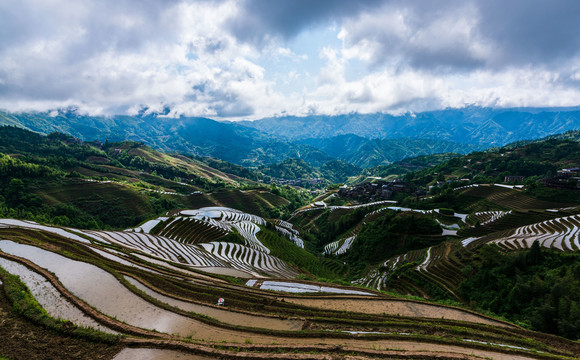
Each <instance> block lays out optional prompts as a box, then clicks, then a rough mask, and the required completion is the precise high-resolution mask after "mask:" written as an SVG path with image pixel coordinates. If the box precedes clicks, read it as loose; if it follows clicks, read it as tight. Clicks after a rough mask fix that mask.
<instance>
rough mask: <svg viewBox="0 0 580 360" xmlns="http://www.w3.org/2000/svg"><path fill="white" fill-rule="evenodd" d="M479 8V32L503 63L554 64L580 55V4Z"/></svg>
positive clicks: (537, 1) (517, 1)
mask: <svg viewBox="0 0 580 360" xmlns="http://www.w3.org/2000/svg"><path fill="white" fill-rule="evenodd" d="M478 7H479V10H480V14H481V21H480V25H479V29H480V31H481V33H482V35H483V36H485V37H487V38H490V39H492V40H493V42H494V43H495V44H496V45H497V47H498V50H499V51H500V52H501V58H500V59H499V60H500V61H502V62H508V63H551V62H553V61H561V60H567V59H568V58H569V57H572V56H575V55H578V53H579V51H580V1H576V0H550V1H541V0H511V1H501V0H487V1H481V2H479V3H478Z"/></svg>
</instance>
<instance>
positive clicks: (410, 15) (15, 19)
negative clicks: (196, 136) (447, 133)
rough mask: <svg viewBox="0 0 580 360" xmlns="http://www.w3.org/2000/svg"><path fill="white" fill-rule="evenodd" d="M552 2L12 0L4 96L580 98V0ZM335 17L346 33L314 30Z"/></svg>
mask: <svg viewBox="0 0 580 360" xmlns="http://www.w3.org/2000/svg"><path fill="white" fill-rule="evenodd" d="M329 4H330V5H329ZM568 5H569V4H568ZM554 6H555V7H556V8H557V9H556V10H552V9H551V8H546V7H545V6H543V5H542V6H540V5H537V6H536V5H529V4H526V2H523V3H520V2H518V1H515V2H513V3H510V8H513V9H512V10H514V11H515V10H519V11H520V12H522V13H523V15H522V16H516V17H514V20H513V22H515V23H517V24H521V26H520V27H517V26H516V25H517V24H516V25H514V24H512V23H511V22H510V23H509V24H508V23H506V20H505V17H502V16H503V15H501V12H500V10H501V9H502V6H501V4H500V2H497V1H495V0H489V1H485V2H484V1H483V0H481V1H475V0H471V1H467V2H465V1H456V0H446V1H440V2H439V1H438V2H432V1H429V0H418V1H415V2H407V1H402V0H391V1H388V2H377V3H374V2H361V3H359V2H350V1H345V2H328V3H324V4H318V5H316V6H314V8H311V7H309V6H308V4H307V2H304V1H290V2H289V1H282V0H280V2H272V3H269V4H268V6H266V7H264V8H263V9H262V8H261V5H260V4H259V3H256V2H254V1H251V0H245V1H235V0H223V1H219V2H215V1H189V0H183V1H181V0H179V1H178V0H175V1H167V2H166V1H163V2H140V1H132V0H127V1H117V0H103V1H94V2H88V1H87V2H72V3H71V2H69V1H65V0H45V1H42V0H34V1H33V0H28V1H26V0H23V1H20V2H14V4H7V3H2V4H0V13H3V14H6V16H5V19H6V20H4V21H3V22H2V23H0V108H5V109H9V110H30V109H34V110H50V109H54V108H57V107H67V106H77V107H79V108H80V110H81V111H83V112H88V113H92V114H112V113H136V112H138V111H140V110H141V109H142V108H144V107H147V108H149V111H162V110H163V109H164V108H165V107H166V106H169V107H170V108H171V113H170V116H179V115H180V114H185V115H191V116H211V117H215V118H227V119H237V118H259V117H264V116H272V115H277V114H296V115H304V114H311V113H313V112H318V113H325V114H337V113H349V112H365V113H368V112H376V111H386V112H401V111H421V110H426V109H431V108H437V107H445V106H452V107H460V106H463V105H465V104H478V105H483V106H488V105H489V106H571V105H578V100H577V99H578V98H580V97H579V96H578V95H579V92H580V91H579V89H580V83H579V81H580V75H579V74H580V72H579V71H578V65H577V64H578V63H580V61H578V59H579V58H580V55H579V53H578V46H576V45H577V44H578V43H577V42H576V39H578V38H580V36H578V34H569V36H568V37H566V39H561V41H558V39H560V38H561V36H560V37H558V34H561V33H568V32H567V28H566V27H565V24H563V25H560V24H559V22H558V21H557V19H558V16H563V15H562V14H564V15H566V14H568V13H570V14H569V15H568V16H569V17H571V18H573V17H574V14H576V13H577V12H578V11H577V9H578V8H580V7H578V6H573V7H570V6H568V7H566V6H567V5H566V4H565V3H562V4H560V3H558V4H556V5H554ZM529 8H531V9H529ZM498 9H499V10H498ZM558 9H559V10H558ZM250 10H252V11H253V12H252V11H250ZM268 12H271V14H272V16H273V17H268ZM542 13H547V15H546V16H545V17H542V16H541V15H542ZM248 14H249V15H251V16H249V15H248ZM528 15H529V16H531V17H532V18H533V19H536V20H535V21H536V22H537V24H538V26H540V25H543V26H545V28H546V31H545V33H546V34H545V37H546V38H547V39H549V40H551V41H547V40H546V41H544V40H542V41H540V40H538V41H535V39H536V37H537V36H536V37H534V36H535V35H537V33H536V32H532V31H535V30H534V29H532V28H530V27H529V26H527V25H526V24H525V21H524V20H526V16H528ZM498 19H499V20H498ZM501 19H503V20H501ZM546 19H547V20H546ZM502 21H503V22H502ZM30 24H34V26H30ZM232 24H234V25H235V26H233V25H232ZM329 28H335V33H336V36H337V37H338V39H339V40H340V41H341V43H342V46H340V45H332V44H323V43H320V44H315V43H307V42H308V41H309V40H310V41H312V40H311V39H322V38H323V36H318V37H317V36H315V35H317V34H320V33H317V31H322V29H324V31H328V29H329ZM518 29H524V30H525V31H527V32H528V33H523V34H520V33H518V32H517V31H518ZM524 30H522V31H524ZM301 32H303V33H304V32H310V33H311V34H312V35H314V36H312V37H311V39H310V38H309V37H308V36H303V37H295V36H296V34H300V33H301ZM526 36H527V37H526ZM293 37H294V39H298V38H300V39H301V41H303V42H304V43H302V44H299V45H300V46H299V47H298V48H295V47H293V45H292V44H293V43H292V41H288V40H289V39H293ZM506 39H507V40H506ZM526 39H528V41H529V43H525V40H526ZM294 45H296V44H294ZM512 47H513V48H514V49H517V50H518V51H519V52H518V53H517V54H516V53H515V50H514V51H512V50H510V49H511V48H512ZM305 49H308V51H305ZM544 49H546V50H552V51H553V52H554V53H557V54H559V55H558V56H554V58H551V57H550V56H549V53H546V51H543V50H544ZM538 54H541V55H538ZM361 64H362V65H361Z"/></svg>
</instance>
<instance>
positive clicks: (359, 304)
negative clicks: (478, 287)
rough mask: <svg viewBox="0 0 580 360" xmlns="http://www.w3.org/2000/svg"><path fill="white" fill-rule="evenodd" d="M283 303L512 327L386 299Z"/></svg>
mask: <svg viewBox="0 0 580 360" xmlns="http://www.w3.org/2000/svg"><path fill="white" fill-rule="evenodd" d="M283 300H284V301H285V302H289V303H293V304H299V305H304V306H309V307H314V308H318V309H326V310H337V311H353V312H359V313H365V314H387V315H397V316H408V317H418V318H434V319H449V320H459V321H466V322H472V323H479V324H488V325H495V326H501V327H515V326H510V324H508V323H504V322H501V321H495V320H493V319H490V318H486V317H484V316H479V315H477V314H474V313H471V312H469V311H463V310H460V309H454V308H449V307H444V306H437V305H430V304H423V303H420V302H413V301H401V300H389V299H384V300H383V299H380V300H375V299H338V298H335V299H332V298H326V299H325V298H318V299H316V298H297V297H295V298H291V297H285V298H283Z"/></svg>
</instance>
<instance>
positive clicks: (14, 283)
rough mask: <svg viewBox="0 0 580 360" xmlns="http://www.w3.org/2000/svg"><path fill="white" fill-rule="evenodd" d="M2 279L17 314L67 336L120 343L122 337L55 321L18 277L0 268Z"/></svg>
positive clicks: (58, 320) (63, 321)
mask: <svg viewBox="0 0 580 360" xmlns="http://www.w3.org/2000/svg"><path fill="white" fill-rule="evenodd" d="M0 277H1V278H2V281H3V283H4V293H5V294H6V296H7V298H8V300H9V301H10V302H11V303H12V309H13V310H14V311H15V312H16V313H17V314H19V315H21V316H23V317H25V318H27V319H29V320H31V321H33V322H34V323H37V324H39V325H42V326H44V327H46V328H49V329H53V330H56V331H58V332H60V333H64V334H67V335H72V336H76V337H80V338H84V339H87V340H91V341H96V342H101V343H108V344H115V343H117V342H118V341H119V338H120V337H119V336H118V335H112V334H106V333H103V332H100V331H97V330H93V329H89V328H84V327H77V326H76V325H74V324H73V323H72V322H70V321H68V320H61V319H54V318H53V317H51V316H50V315H49V314H48V313H47V312H46V310H45V309H44V308H43V307H42V306H40V304H39V303H38V302H37V301H36V299H35V298H34V296H32V294H31V293H30V290H29V289H28V288H27V287H26V285H25V284H24V283H23V282H22V281H21V280H20V278H19V277H18V276H16V275H12V274H10V273H8V272H7V271H6V270H4V269H3V268H2V267H0Z"/></svg>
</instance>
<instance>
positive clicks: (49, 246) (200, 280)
mask: <svg viewBox="0 0 580 360" xmlns="http://www.w3.org/2000/svg"><path fill="white" fill-rule="evenodd" d="M71 234H72V235H74V238H76V237H79V238H81V239H82V241H80V240H75V239H73V237H71V236H69V235H71ZM0 238H4V239H6V238H12V240H0V249H1V250H2V251H1V252H0V259H1V260H0V266H2V267H4V268H8V270H9V272H13V273H20V274H22V275H23V276H24V280H25V282H27V283H29V284H30V286H31V288H32V289H34V287H35V286H39V287H38V288H37V289H36V290H33V293H34V294H35V296H37V297H38V298H39V299H40V300H41V301H43V303H44V304H46V307H47V308H50V305H51V304H52V303H54V304H57V305H58V304H62V299H60V298H59V296H63V297H64V298H66V301H68V302H69V304H70V306H72V307H73V308H76V309H77V310H79V311H80V312H81V315H82V316H86V317H88V318H89V320H91V321H93V322H95V323H97V324H98V325H97V326H98V327H104V328H107V329H112V330H113V331H116V332H119V333H121V334H124V335H125V336H124V337H122V338H118V339H117V340H116V341H117V343H118V344H121V345H122V346H123V347H126V348H127V349H129V348H132V350H131V349H129V350H123V351H122V352H121V353H120V354H119V357H118V358H119V359H123V358H125V359H126V358H127V356H157V355H155V353H157V354H161V355H160V356H169V357H170V358H171V357H172V356H182V355H183V356H187V357H188V358H204V359H205V358H215V359H217V358H233V359H236V358H254V359H271V358H280V359H282V358H303V359H328V358H357V359H375V358H401V357H404V358H421V359H441V358H444V359H475V358H476V357H487V358H491V359H534V358H542V359H545V358H549V359H552V358H554V359H555V358H556V356H558V358H559V359H566V358H568V359H571V358H575V357H578V355H580V345H578V344H576V343H575V342H571V341H570V342H568V341H565V340H563V339H559V338H550V337H548V338H546V337H543V336H540V335H538V334H537V333H533V332H528V331H526V330H523V329H520V328H518V327H516V326H513V325H510V324H507V323H504V322H502V321H499V320H495V319H492V318H488V317H486V316H482V315H479V314H476V313H473V312H470V311H466V310H462V309H458V308H453V307H448V306H442V305H437V304H429V303H425V302H420V301H409V300H404V299H393V298H390V297H386V296H384V295H382V294H379V293H375V292H372V291H370V290H364V289H360V290H356V289H353V288H352V287H342V286H339V285H328V284H319V283H314V282H300V281H282V280H279V279H263V278H256V279H253V280H252V281H254V282H249V283H248V285H255V286H244V285H240V284H239V283H237V282H234V283H230V282H228V281H226V280H225V279H224V278H217V277H213V276H212V275H208V274H199V273H197V272H196V271H194V269H195V267H194V266H191V264H190V266H189V268H190V269H191V270H187V269H183V268H182V267H181V266H183V264H185V263H187V262H189V263H194V262H197V263H204V262H220V263H224V264H226V265H229V266H233V264H234V263H236V261H237V262H239V263H237V266H238V267H240V268H242V267H247V266H250V268H246V271H253V270H256V271H257V269H258V268H269V269H276V271H278V272H279V273H280V274H273V276H280V275H284V274H282V272H283V271H290V270H292V271H293V269H291V268H290V270H289V269H288V268H285V267H284V263H281V262H277V261H276V260H277V259H276V258H274V257H272V256H270V255H268V254H265V253H264V252H262V251H258V250H255V249H251V248H249V247H246V246H243V245H240V244H233V243H223V242H213V243H210V244H204V245H194V244H184V243H182V242H179V241H176V240H173V239H168V238H165V237H163V236H156V235H151V234H147V233H139V232H111V231H108V232H98V231H80V230H72V229H67V230H66V233H62V232H60V231H55V230H53V231H48V230H42V229H40V230H39V229H30V227H27V228H19V227H17V226H16V225H14V224H13V225H12V227H11V228H3V229H0ZM89 239H91V240H89ZM21 241H23V242H25V243H22V242H21ZM31 244H35V246H32V245H31ZM209 245H211V246H212V248H211V249H209ZM206 246H208V248H207V249H206ZM191 249H197V251H193V250H191ZM438 249H439V248H438V247H433V248H432V249H431V257H432V258H434V257H435V256H438V254H439V253H438V251H439V250H438ZM441 251H445V248H442V250H441ZM186 254H187V255H186ZM200 254H202V255H203V256H202V255H200ZM421 256H423V254H419V259H423V260H424V258H421ZM181 257H183V259H182V258H181ZM186 257H187V259H189V260H186ZM236 259H237V260H236ZM210 260H211V261H210ZM234 260H235V261H234ZM409 260H410V259H406V260H403V259H399V260H398V261H400V262H402V261H403V262H406V261H409ZM11 262H14V263H18V264H19V265H16V266H14V265H11ZM131 264H133V265H137V266H132V265H131ZM204 264H206V263H204ZM153 265H155V267H154V269H155V271H149V270H151V269H152V268H153ZM165 265H166V266H165ZM178 265H179V266H178ZM432 266H433V264H431V263H429V264H427V265H425V269H427V271H429V270H430V269H431V267H432ZM24 267H25V268H26V269H24ZM22 269H24V270H22ZM27 271H28V272H32V273H34V274H35V275H34V276H29V275H26V272H27ZM421 272H423V271H421ZM285 275H286V276H288V275H289V274H285ZM27 279H32V280H27ZM2 280H5V279H4V278H3V279H2ZM37 284H40V285H37ZM258 285H259V286H258ZM0 286H1V285H0ZM47 286H52V288H49V287H47ZM46 289H49V290H46ZM291 289H292V290H296V289H299V290H301V291H312V292H316V293H314V294H312V295H310V296H308V295H307V294H308V293H307V292H302V294H300V295H295V294H292V293H290V292H289V291H288V290H291ZM320 292H322V293H320ZM324 293H326V294H328V293H333V294H332V295H325V294H324ZM43 294H44V295H43ZM46 294H48V295H46ZM369 295H370V296H369ZM43 296H44V298H43ZM219 297H224V298H226V301H225V303H226V305H225V306H222V307H220V306H216V304H215V302H216V300H217V298H219ZM47 299H53V300H48V302H46V301H47ZM51 311H52V310H51ZM55 314H56V313H55ZM63 314H64V315H63V317H65V318H68V319H69V320H71V321H75V322H79V323H80V322H81V321H82V320H80V318H78V317H75V315H73V312H69V311H68V310H67V311H65V312H63ZM433 328H437V333H436V334H433ZM31 336H34V334H31ZM4 341H11V339H8V338H4V339H3V342H4ZM93 341H97V340H93ZM144 348H147V349H151V350H143V349H144ZM175 351H180V352H179V353H177V352H175ZM538 354H541V355H540V357H539V356H538ZM72 355H74V354H71V357H72Z"/></svg>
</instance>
